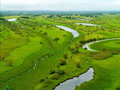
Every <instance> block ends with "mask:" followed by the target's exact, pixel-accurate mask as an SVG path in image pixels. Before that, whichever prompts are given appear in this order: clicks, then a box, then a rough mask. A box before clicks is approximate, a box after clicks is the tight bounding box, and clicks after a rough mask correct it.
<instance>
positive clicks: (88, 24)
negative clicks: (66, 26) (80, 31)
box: [75, 23, 100, 27]
mask: <svg viewBox="0 0 120 90" xmlns="http://www.w3.org/2000/svg"><path fill="white" fill-rule="evenodd" d="M75 24H77V25H80V24H81V25H86V26H99V27H100V25H95V24H90V23H75Z"/></svg>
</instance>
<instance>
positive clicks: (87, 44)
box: [82, 38, 120, 51]
mask: <svg viewBox="0 0 120 90" xmlns="http://www.w3.org/2000/svg"><path fill="white" fill-rule="evenodd" d="M116 39H120V38H108V39H103V40H97V41H93V42H90V43H86V44H84V45H83V46H82V48H86V49H87V50H89V51H96V50H94V49H92V48H90V45H92V44H94V43H98V42H103V41H108V40H116Z"/></svg>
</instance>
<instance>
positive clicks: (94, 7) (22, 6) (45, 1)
mask: <svg viewBox="0 0 120 90" xmlns="http://www.w3.org/2000/svg"><path fill="white" fill-rule="evenodd" d="M0 8H1V10H11V11H13V10H16V11H22V10H24V11H25V10H27V11H28V10H29V11H35V10H36V11H37V10H46V11H120V0H84V1H83V0H74V1H73V0H17V1H16V0H1V7H0Z"/></svg>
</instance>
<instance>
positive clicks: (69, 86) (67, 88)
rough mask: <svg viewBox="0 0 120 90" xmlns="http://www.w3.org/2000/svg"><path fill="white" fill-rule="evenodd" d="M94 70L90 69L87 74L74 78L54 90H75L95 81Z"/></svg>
mask: <svg viewBox="0 0 120 90" xmlns="http://www.w3.org/2000/svg"><path fill="white" fill-rule="evenodd" d="M93 76H94V69H93V68H90V69H89V70H88V71H87V72H86V73H84V74H82V75H80V76H79V77H74V78H73V79H69V80H67V81H65V82H63V83H60V85H58V86H57V87H56V88H55V89H54V90H74V89H75V87H76V86H80V85H81V84H82V83H84V82H86V81H90V80H91V79H93Z"/></svg>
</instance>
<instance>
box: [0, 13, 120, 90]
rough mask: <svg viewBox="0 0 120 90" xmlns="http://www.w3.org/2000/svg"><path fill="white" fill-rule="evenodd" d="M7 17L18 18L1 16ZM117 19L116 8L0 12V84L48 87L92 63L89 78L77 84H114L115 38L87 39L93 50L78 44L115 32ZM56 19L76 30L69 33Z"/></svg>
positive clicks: (119, 34)
mask: <svg viewBox="0 0 120 90" xmlns="http://www.w3.org/2000/svg"><path fill="white" fill-rule="evenodd" d="M10 18H18V19H17V20H16V21H15V22H14V21H13V22H9V21H7V20H6V19H10ZM81 19H84V20H81ZM75 23H92V24H96V25H100V27H99V26H86V25H77V24H75ZM119 24H120V15H119V14H117V15H112V14H104V15H99V16H96V17H95V16H93V17H90V16H81V15H36V16H34V15H26V16H3V17H1V18H0V89H1V90H2V89H3V90H7V89H8V88H10V90H53V88H55V86H56V85H58V84H59V83H60V82H63V81H65V80H67V79H69V78H72V77H75V76H79V75H80V74H82V73H84V72H86V71H87V70H88V69H89V68H90V67H93V68H94V73H95V75H94V78H93V80H91V81H88V82H85V83H83V84H82V85H80V86H77V88H76V90H116V89H118V90H119V89H120V78H119V76H120V71H119V70H120V68H119V65H120V60H119V59H120V39H116V40H108V41H102V42H98V43H94V44H92V45H90V47H91V48H92V49H95V50H97V52H93V51H88V50H86V49H83V48H82V45H83V44H85V43H88V42H92V41H96V40H100V39H105V38H120V26H119ZM55 25H63V26H66V27H69V28H72V29H74V30H76V31H78V32H79V34H80V36H78V37H77V38H74V39H73V36H72V34H71V33H70V32H67V31H65V30H62V29H60V28H57V27H56V26H55ZM8 90H9V89H8Z"/></svg>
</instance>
